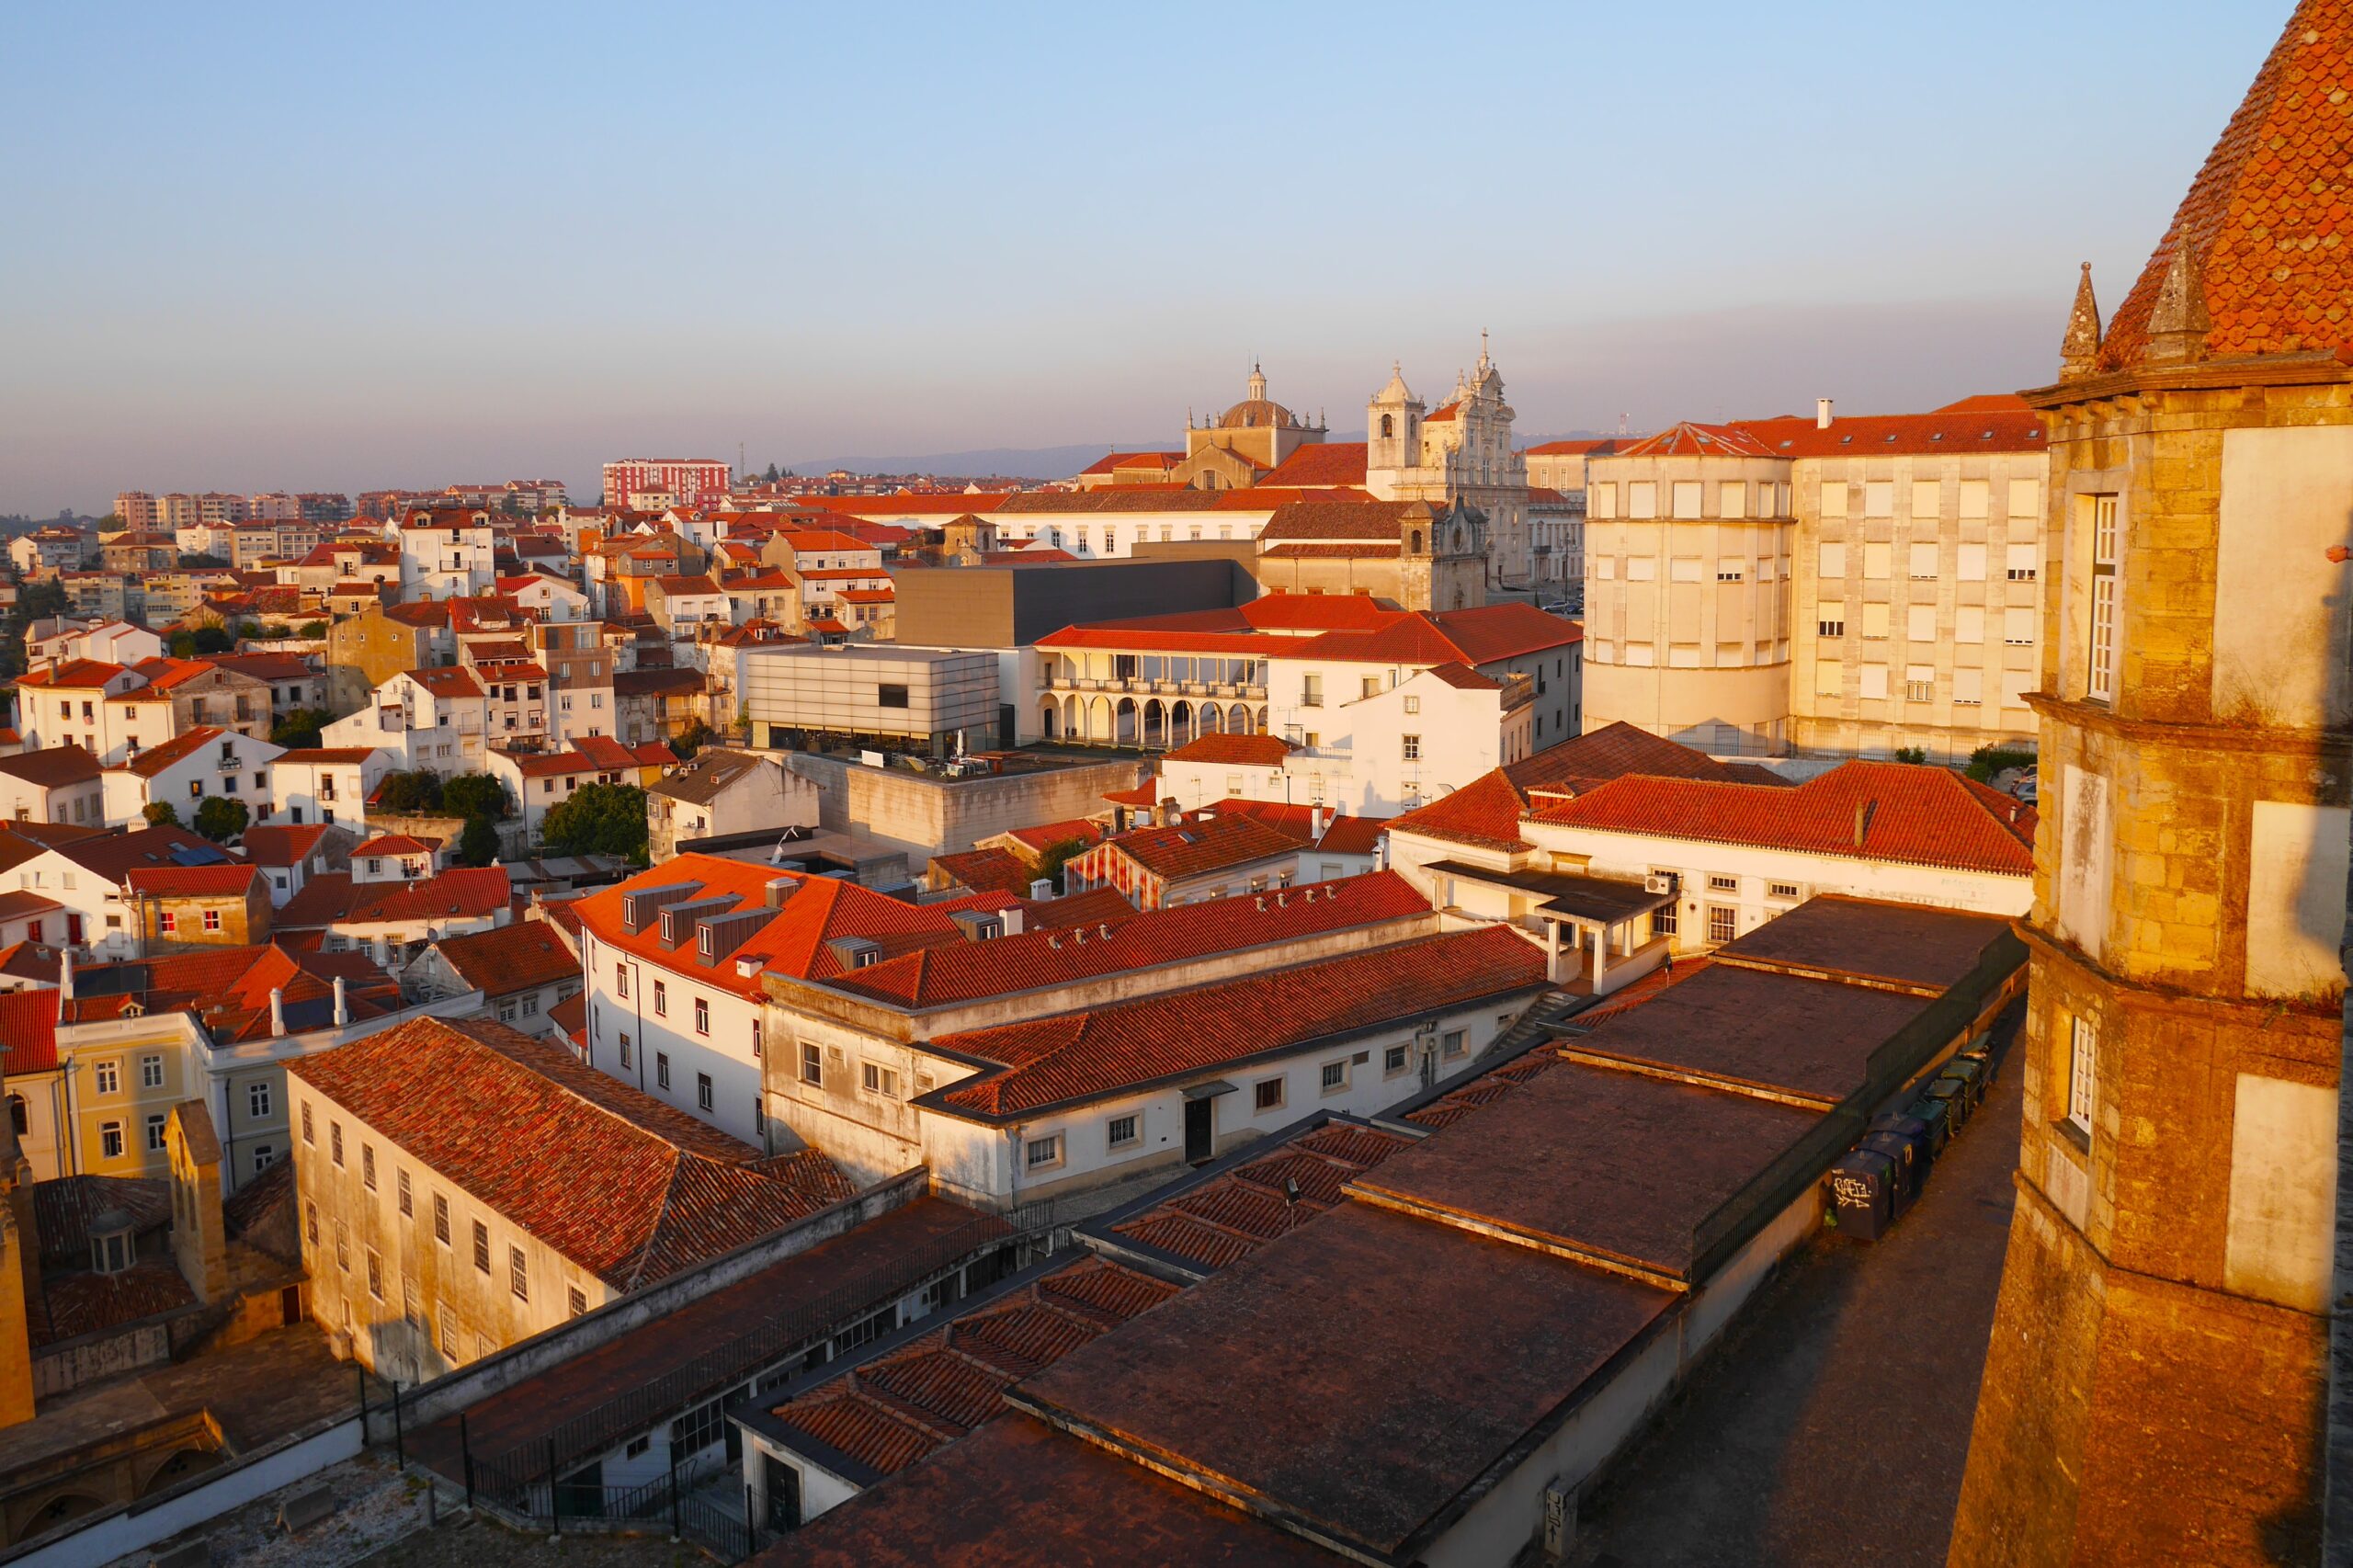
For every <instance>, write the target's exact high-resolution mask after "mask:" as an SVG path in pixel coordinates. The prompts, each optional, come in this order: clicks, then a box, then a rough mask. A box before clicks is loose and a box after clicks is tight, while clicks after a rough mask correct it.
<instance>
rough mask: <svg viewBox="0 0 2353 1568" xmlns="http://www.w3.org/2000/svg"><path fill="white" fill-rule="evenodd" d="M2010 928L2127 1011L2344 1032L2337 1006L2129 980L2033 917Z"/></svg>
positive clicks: (2217, 1021)
mask: <svg viewBox="0 0 2353 1568" xmlns="http://www.w3.org/2000/svg"><path fill="white" fill-rule="evenodd" d="M2011 928H2012V929H2014V930H2015V931H2017V932H2018V939H2019V940H2020V941H2023V942H2024V943H2026V945H2027V946H2028V947H2029V948H2030V949H2033V950H2034V951H2035V952H2036V953H2038V954H2040V956H2042V957H2043V958H2046V959H2055V960H2058V961H2060V962H2062V963H2064V964H2066V965H2067V966H2068V967H2069V968H2071V969H2077V970H2081V971H2083V972H2084V973H2086V974H2087V975H2090V976H2091V977H2092V978H2093V979H2095V980H2097V981H2098V982H2099V983H2100V984H2101V985H2103V986H2105V987H2107V988H2108V989H2109V990H2110V991H2111V992H2113V993H2114V994H2116V995H2117V997H2118V998H2119V1000H2120V1001H2121V1002H2122V1003H2123V1005H2124V1006H2129V1007H2140V1008H2143V1009H2146V1010H2149V1011H2153V1012H2163V1013H2172V1014H2175V1015H2177V1016H2178V1017H2190V1018H2197V1019H2199V1020H2200V1021H2201V1022H2205V1023H2222V1022H2228V1021H2238V1022H2243V1021H2244V1020H2245V1018H2246V1017H2247V1015H2249V1014H2250V1013H2252V1014H2256V1015H2257V1016H2259V1017H2271V1016H2277V1017H2288V1018H2294V1019H2297V1020H2299V1021H2300V1022H2302V1024H2304V1025H2305V1026H2306V1028H2307V1032H2312V1031H2318V1032H2321V1033H2325V1034H2328V1035H2336V1034H2338V1033H2341V1032H2342V1030H2343V1028H2344V1010H2343V1006H2342V1005H2341V1004H2338V1003H2335V1002H2329V1003H2314V1002H2306V1001H2303V1000H2302V999H2299V998H2295V997H2288V996H2211V995H2207V994H2203V993H2200V992H2195V991H2185V990H2183V989H2182V988H2181V987H2179V986H2177V985H2166V984H2164V983H2160V982H2157V981H2151V980H2131V979H2127V978H2126V977H2124V976H2123V975H2120V974H2118V973H2117V972H2116V971H2113V970H2111V969H2109V968H2108V966H2106V965H2105V964H2103V963H2101V962H2100V961H2099V960H2097V959H2095V958H2093V957H2092V956H2091V955H2090V954H2089V953H2087V952H2086V951H2084V949H2081V948H2079V947H2077V946H2075V943H2073V942H2071V941H2069V940H2068V939H2067V938H2066V937H2063V936H2061V935H2059V933H2057V932H2056V931H2050V930H2045V929H2044V928H2043V927H2041V926H2038V925H2036V924H2035V923H2034V919H2033V917H2032V916H2031V915H2028V916H2022V917H2020V918H2019V919H2017V920H2014V921H2012V922H2011Z"/></svg>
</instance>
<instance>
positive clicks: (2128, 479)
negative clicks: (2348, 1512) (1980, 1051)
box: [1950, 0, 2353, 1568]
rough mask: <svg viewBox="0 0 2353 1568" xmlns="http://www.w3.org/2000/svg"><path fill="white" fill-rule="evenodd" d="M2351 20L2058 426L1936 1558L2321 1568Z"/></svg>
mask: <svg viewBox="0 0 2353 1568" xmlns="http://www.w3.org/2000/svg"><path fill="white" fill-rule="evenodd" d="M2348 203H2353V0H2305V3H2303V4H2302V5H2299V6H2297V8H2296V12H2295V15H2294V16H2293V17H2291V18H2290V21H2289V23H2288V27H2287V30H2286V33H2285V34H2284V35H2283V36H2282V38H2281V39H2280V40H2279V44H2278V46H2277V47H2276V48H2275V49H2274V50H2273V51H2272V53H2271V55H2270V57H2269V59H2268V61H2267V62H2265V64H2264V66H2263V69H2262V71H2261V73H2260V74H2258V75H2257V76H2256V82H2255V85H2254V86H2253V87H2252V88H2251V89H2250V90H2249V92H2248V94H2247V97H2246V99H2245V102H2244V103H2243V104H2242V105H2241V106H2240V108H2239V110H2238V112H2237V113H2236V114H2235V115H2234V117H2233V118H2232V119H2231V122H2230V125H2229V127H2228V128H2227V129H2226V130H2225V131H2223V133H2222V140H2221V142H2219V143H2218V144H2217V145H2216V147H2215V149H2214V151H2213V153H2212V154H2211V156H2210V157H2209V159H2208V160H2207V163H2206V165H2205V167H2204V168H2203V169H2202V170H2201V171H2200V173H2199V176H2198V177H2197V180H2196V182H2195V183H2194V184H2193V185H2192V186H2191V187H2190V190H2189V194H2188V197H2187V198H2186V199H2184V201H2183V203H2182V205H2181V208H2180V210H2179V211H2178V212H2177V213H2176V215H2175V217H2174V221H2173V223H2172V226H2171V227H2170V228H2169V229H2168V230H2167V231H2166V233H2165V237H2164V239H2163V240H2162V241H2161V242H2160V243H2159V244H2158V246H2157V249H2156V252H2155V254H2154V256H2151V257H2150V259H2149V263H2148V266H2147V267H2146V268H2145V269H2144V270H2143V272H2142V274H2141V277H2140V278H2139V280H2138V281H2137V282H2136V283H2135V284H2134V285H2133V287H2132V290H2131V293H2129V294H2128V295H2127V296H2126V297H2125V299H2124V301H2123V302H2122V303H2121V304H2120V306H2119V307H2118V308H2117V311H2116V313H2115V315H2114V317H2113V318H2112V319H2111V320H2110V321H2109V324H2108V325H2107V329H2106V331H2105V332H2104V333H2103V332H2102V331H2101V330H2100V328H2099V324H2098V322H2097V312H2096V308H2095V307H2094V306H2093V304H2092V296H2091V293H2090V290H2089V286H2088V283H2087V282H2086V283H2085V284H2084V285H2082V286H2080V287H2079V289H2078V292H2077V312H2076V314H2077V316H2078V317H2079V318H2088V319H2077V320H2074V321H2071V322H2070V324H2069V328H2068V332H2067V335H2066V338H2065V341H2064V346H2063V355H2062V360H2063V363H2062V369H2063V376H2062V379H2061V380H2060V381H2058V382H2057V383H2056V384H2054V385H2052V386H2050V387H2046V388H2043V389H2041V390H2040V391H2037V392H2029V393H2027V394H2026V395H2027V398H2028V400H2029V402H2030V403H2034V404H2035V406H2037V407H2038V408H2039V409H2040V410H2042V411H2043V415H2044V419H2045V422H2046V425H2047V427H2048V430H2049V434H2050V438H2051V440H2050V451H2051V483H2052V512H2051V527H2052V538H2051V540H2049V548H2048V551H2047V556H2048V560H2049V562H2050V566H2049V569H2048V572H2047V574H2046V578H2045V582H2044V585H2043V589H2042V594H2043V603H2042V614H2043V626H2044V635H2043V638H2042V648H2043V665H2042V669H2041V672H2040V692H2039V693H2038V694H2037V695H2036V696H2035V697H2034V698H2033V699H2032V700H2033V703H2034V706H2035V709H2036V710H2037V712H2038V713H2039V715H2040V720H2041V759H2040V770H2041V777H2042V787H2043V797H2042V820H2041V827H2040V835H2039V838H2038V843H2037V846H2036V873H2035V903H2034V909H2033V913H2032V914H2031V915H2029V917H2028V919H2027V921H2026V923H2025V926H2024V932H2023V934H2024V935H2025V937H2026V938H2027V940H2028V943H2029V948H2030V949H2031V954H2032V957H2031V965H2032V968H2031V975H2030V984H2029V1013H2028V1025H2027V1028H2026V1032H2025V1034H2024V1036H2023V1039H2022V1040H2021V1044H2020V1047H2019V1051H2018V1055H2019V1057H2020V1059H2021V1062H2022V1065H2023V1079H2024V1086H2025V1098H2026V1118H2025V1128H2024V1136H2023V1141H2022V1145H2021V1149H2020V1153H2019V1169H2018V1207H2017V1210H2016V1213H2015V1217H2014V1219H2013V1221H2012V1224H2011V1230H2010V1239H2009V1250H2008V1256H2007V1258H2006V1263H2005V1266H2004V1270H2003V1276H2002V1287H2001V1296H2000V1301H1999V1304H1998V1306H1997V1308H1996V1313H1995V1324H1994V1332H1993V1339H1992V1344H1991V1346H1990V1349H1989V1353H1988V1356H1987V1359H1986V1364H1985V1373H1984V1383H1983V1386H1982V1390H1981V1392H1980V1395H1979V1403H1978V1408H1977V1417H1976V1424H1975V1427H1974V1430H1973V1433H1972V1441H1971V1447H1970V1454H1969V1465H1968V1470H1967V1473H1966V1475H1965V1477H1964V1480H1963V1483H1962V1487H1961V1506H1960V1511H1959V1516H1958V1517H1957V1518H1956V1520H1955V1522H1954V1530H1953V1540H1952V1546H1951V1554H1950V1561H1951V1562H1953V1563H1954V1564H1956V1565H1970V1568H1975V1565H1978V1564H1985V1565H1993V1564H2001V1565H2003V1568H2010V1565H2015V1564H2025V1565H2039V1564H2053V1565H2056V1564H2062V1563H2134V1564H2143V1563H2185V1564H2186V1563H2198V1564H2230V1563H2247V1564H2254V1563H2279V1562H2317V1561H2318V1560H2319V1530H2320V1506H2319V1498H2318V1492H2319V1484H2320V1462H2319V1461H2320V1446H2321V1440H2322V1432H2323V1411H2324V1403H2325V1395H2326V1392H2327V1386H2328V1367H2327V1350H2328V1342H2329V1331H2330V1312H2331V1309H2332V1305H2333V1297H2334V1290H2333V1287H2332V1275H2333V1269H2332V1249H2333V1246H2334V1244H2335V1229H2336V1185H2337V1167H2336V1156H2337V1137H2338V1133H2337V1128H2338V1121H2337V1090H2338V1081H2339V1062H2340V1060H2341V1058H2342V1055H2343V1052H2344V1049H2345V1029H2344V1021H2343V1016H2342V1013H2341V1010H2340V1009H2341V1006H2342V1000H2343V994H2344V989H2345V971H2344V967H2343V953H2344V937H2345V926H2346V886H2347V803H2348V799H2353V693H2348V679H2347V650H2348V637H2347V623H2348V619H2353V618H2349V617H2348V607H2353V580H2348V575H2347V568H2345V567H2344V566H2343V565H2341V564H2339V563H2337V562H2336V561H2334V560H2332V551H2333V550H2334V549H2335V547H2339V546H2345V545H2348V544H2353V368H2349V367H2348V358H2347V344H2348V340H2353V321H2348V309H2349V308H2353V232H2348V231H2353V222H2347V220H2346V218H2345V216H2344V215H2345V214H2346V213H2347V206H2348Z"/></svg>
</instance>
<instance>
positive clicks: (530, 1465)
mask: <svg viewBox="0 0 2353 1568" xmlns="http://www.w3.org/2000/svg"><path fill="white" fill-rule="evenodd" d="M1052 1225H1053V1208H1052V1205H1051V1204H1050V1203H1039V1204H1031V1205H1027V1206H1025V1207H1023V1208H1020V1209H1017V1210H1013V1211H1011V1212H1009V1213H1006V1214H1004V1215H983V1216H982V1217H980V1218H977V1219H974V1220H971V1221H966V1222H965V1223H963V1224H961V1225H959V1226H957V1227H956V1228H954V1229H953V1230H949V1231H946V1232H943V1233H940V1234H939V1235H938V1236H937V1237H935V1238H933V1239H932V1241H931V1242H929V1243H928V1244H926V1245H925V1246H923V1247H922V1248H920V1249H917V1250H915V1251H914V1252H911V1253H908V1254H903V1255H901V1256H896V1257H893V1258H892V1259H890V1260H889V1261H887V1262H885V1263H881V1264H878V1265H875V1266H873V1267H869V1268H867V1269H864V1270H862V1271H860V1272H859V1273H858V1274H856V1275H853V1276H852V1277H850V1278H848V1279H847V1280H846V1281H845V1282H843V1283H841V1284H839V1285H836V1286H835V1287H834V1288H833V1289H831V1290H827V1291H826V1292H824V1294H823V1295H821V1296H817V1297H814V1298H811V1299H807V1300H804V1301H798V1302H795V1303H793V1304H791V1305H790V1306H787V1307H785V1308H784V1309H783V1310H781V1311H779V1312H778V1313H777V1314H776V1315H775V1316H774V1317H772V1318H770V1319H768V1320H767V1322H765V1323H763V1324H760V1325H759V1327H757V1328H756V1329H754V1330H752V1331H751V1332H749V1333H747V1334H743V1335H737V1336H736V1337H734V1338H733V1339H731V1340H729V1341H727V1342H726V1343H725V1344H722V1345H720V1346H714V1347H713V1348H711V1349H710V1350H708V1351H706V1352H704V1353H703V1354H702V1355H700V1356H698V1357H696V1358H694V1359H693V1360H692V1361H689V1362H688V1363H687V1364H686V1365H685V1366H682V1367H679V1368H676V1369H673V1370H671V1371H669V1372H666V1373H665V1374H663V1375H662V1376H661V1377H658V1378H656V1379H654V1381H651V1382H648V1383H644V1384H642V1385H641V1386H639V1387H637V1388H635V1389H631V1391H630V1392H627V1393H624V1394H620V1395H617V1396H616V1397H614V1398H612V1399H610V1400H608V1401H606V1402H605V1403H602V1404H599V1405H597V1407H595V1408H594V1409H592V1410H589V1411H586V1412H584V1413H583V1414H581V1415H576V1416H574V1417H572V1418H571V1419H569V1420H566V1421H563V1422H560V1423H558V1424H556V1425H555V1426H551V1428H549V1429H548V1430H547V1431H546V1432H544V1433H542V1434H541V1435H540V1436H539V1437H534V1438H532V1439H531V1440H529V1442H526V1443H522V1444H518V1445H517V1446H516V1447H514V1448H511V1449H506V1450H505V1451H503V1452H501V1453H497V1454H488V1455H482V1454H476V1453H474V1452H473V1451H472V1448H471V1446H470V1445H469V1446H467V1447H466V1448H465V1449H464V1452H463V1464H464V1467H465V1475H466V1484H467V1489H468V1492H469V1493H470V1494H480V1495H483V1496H486V1497H488V1498H490V1499H491V1500H492V1501H494V1502H495V1503H497V1504H499V1505H500V1506H505V1507H508V1508H512V1509H514V1510H516V1511H517V1512H520V1513H523V1514H527V1515H529V1516H531V1517H533V1518H534V1519H535V1520H538V1521H541V1522H549V1523H553V1522H554V1520H555V1514H556V1509H555V1508H554V1507H553V1506H551V1505H550V1501H549V1499H550V1491H549V1488H550V1485H551V1483H553V1484H555V1485H556V1486H558V1487H559V1488H561V1486H562V1484H563V1483H562V1479H561V1472H562V1471H563V1467H565V1466H567V1465H573V1464H576V1463H578V1462H579V1461H582V1460H588V1459H592V1458H594V1457H596V1456H597V1455H600V1454H602V1453H604V1452H606V1451H607V1450H608V1449H612V1448H613V1447H614V1446H615V1445H617V1444H619V1443H620V1442H622V1441H624V1440H626V1439H627V1438H630V1437H634V1436H636V1435H637V1434H639V1433H641V1432H644V1431H647V1430H649V1429H651V1428H653V1427H654V1426H658V1425H660V1424H661V1423H662V1422H665V1421H667V1420H671V1419H674V1418H676V1416H678V1415H684V1414H685V1413H686V1412H688V1411H689V1410H691V1409H693V1408H694V1407H695V1406H697V1405H699V1404H701V1403H707V1402H708V1401H710V1400H711V1399H713V1398H716V1397H721V1396H722V1395H724V1394H725V1393H726V1392H728V1391H729V1390H731V1389H733V1387H734V1386H735V1385H737V1384H740V1383H742V1382H743V1381H745V1380H746V1379H747V1378H749V1377H751V1376H752V1375H753V1374H754V1373H756V1372H757V1371H758V1370H759V1369H761V1368H763V1367H766V1366H769V1365H771V1364H773V1363H775V1362H778V1361H780V1360H782V1359H784V1358H787V1357H788V1356H790V1355H791V1354H792V1353H793V1352H794V1351H796V1350H800V1349H802V1348H804V1347H805V1346H808V1345H809V1344H810V1342H811V1341H813V1340H819V1339H823V1338H824V1337H826V1336H828V1335H832V1334H834V1333H835V1332H837V1331H838V1330H839V1329H840V1328H842V1327H844V1326H846V1325H847V1324H850V1323H852V1322H855V1321H856V1320H857V1319H858V1318H859V1317H861V1316H864V1315H866V1314H868V1313H870V1312H874V1311H876V1310H878V1309H880V1308H881V1307H882V1306H884V1305H886V1304H888V1303H889V1302H891V1301H895V1300H896V1299H897V1298H898V1297H900V1296H902V1295H904V1294H905V1293H906V1292H907V1291H908V1290H912V1289H914V1288H915V1286H917V1285H919V1284H921V1283H922V1282H923V1281H924V1280H925V1279H926V1278H929V1277H931V1276H933V1275H935V1274H938V1273H940V1272H942V1271H944V1270H946V1269H948V1268H950V1267H955V1266H956V1265H958V1264H960V1263H961V1262H963V1261H964V1260H965V1259H967V1258H970V1257H972V1256H973V1255H975V1254H977V1253H980V1252H983V1251H985V1250H987V1249H988V1248H990V1247H991V1246H992V1245H995V1244H1004V1245H1007V1246H1011V1245H1017V1244H1021V1243H1022V1242H1024V1241H1027V1240H1029V1239H1031V1238H1033V1237H1035V1236H1036V1235H1038V1234H1040V1233H1045V1232H1051V1229H1052ZM652 1330H653V1325H651V1324H649V1325H647V1326H646V1327H643V1328H641V1329H638V1330H637V1331H636V1332H638V1333H648V1332H652ZM463 1432H464V1418H463V1417H462V1416H460V1434H461V1438H460V1440H461V1442H462V1441H463V1437H462V1434H463ZM566 1511H567V1512H570V1511H571V1510H570V1509H569V1508H568V1507H567V1509H566ZM575 1517H578V1516H577V1515H575Z"/></svg>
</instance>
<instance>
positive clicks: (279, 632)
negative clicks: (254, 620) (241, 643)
mask: <svg viewBox="0 0 2353 1568" xmlns="http://www.w3.org/2000/svg"><path fill="white" fill-rule="evenodd" d="M247 624H248V625H250V624H251V622H248V623H247ZM245 635H246V636H248V637H259V638H261V639H262V640H263V641H264V642H284V641H285V640H286V639H287V638H289V637H291V636H293V635H294V632H293V630H292V628H290V627H286V626H281V625H279V624H278V622H277V621H274V620H273V621H271V622H269V623H268V624H267V626H264V627H263V628H262V629H261V630H260V631H248V632H246V633H245Z"/></svg>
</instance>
